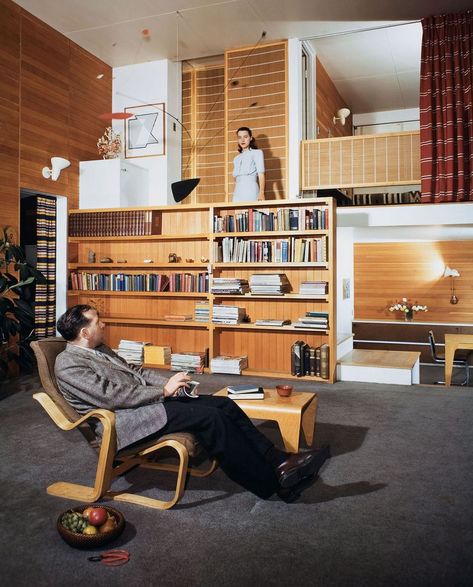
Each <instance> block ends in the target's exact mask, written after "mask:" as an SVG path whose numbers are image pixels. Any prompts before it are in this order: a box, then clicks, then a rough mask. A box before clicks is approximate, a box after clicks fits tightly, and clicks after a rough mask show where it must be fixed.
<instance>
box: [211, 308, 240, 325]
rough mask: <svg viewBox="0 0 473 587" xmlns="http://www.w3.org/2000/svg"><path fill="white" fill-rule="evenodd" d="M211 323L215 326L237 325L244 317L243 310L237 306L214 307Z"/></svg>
mask: <svg viewBox="0 0 473 587" xmlns="http://www.w3.org/2000/svg"><path fill="white" fill-rule="evenodd" d="M213 310H214V311H213V316H212V322H214V323H215V324H239V323H240V322H241V321H242V320H243V318H244V317H245V314H246V311H245V308H240V307H239V306H214V307H213Z"/></svg>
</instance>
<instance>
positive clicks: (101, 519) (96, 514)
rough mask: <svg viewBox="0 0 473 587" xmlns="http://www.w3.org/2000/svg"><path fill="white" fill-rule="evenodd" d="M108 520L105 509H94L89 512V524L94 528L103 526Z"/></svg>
mask: <svg viewBox="0 0 473 587" xmlns="http://www.w3.org/2000/svg"><path fill="white" fill-rule="evenodd" d="M107 519H108V516H107V510H106V509H104V508H92V509H91V510H90V511H89V515H88V522H89V524H90V525H92V526H101V525H102V524H105V522H106V521H107Z"/></svg>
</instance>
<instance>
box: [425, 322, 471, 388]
mask: <svg viewBox="0 0 473 587" xmlns="http://www.w3.org/2000/svg"><path fill="white" fill-rule="evenodd" d="M429 343H430V351H431V353H432V359H433V360H434V363H437V364H439V365H445V355H443V354H439V352H438V351H437V344H436V342H435V337H434V333H433V331H432V330H429ZM455 354H456V356H457V359H455V360H454V361H453V366H454V367H462V368H463V369H465V379H464V381H463V382H462V383H461V385H469V384H470V364H469V357H470V355H472V354H473V353H472V352H471V351H466V352H465V351H463V352H462V351H458V352H457V353H455ZM437 383H439V384H445V381H437Z"/></svg>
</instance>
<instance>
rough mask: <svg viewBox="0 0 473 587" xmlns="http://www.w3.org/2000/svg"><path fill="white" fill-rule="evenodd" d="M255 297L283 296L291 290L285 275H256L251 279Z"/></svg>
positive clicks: (252, 291) (251, 287)
mask: <svg viewBox="0 0 473 587" xmlns="http://www.w3.org/2000/svg"><path fill="white" fill-rule="evenodd" d="M250 290H251V293H252V294H253V295H258V294H259V295H272V296H282V295H284V294H285V293H287V292H289V291H290V290H291V285H290V283H289V281H288V279H287V276H286V274H285V273H254V274H253V275H252V276H251V277H250Z"/></svg>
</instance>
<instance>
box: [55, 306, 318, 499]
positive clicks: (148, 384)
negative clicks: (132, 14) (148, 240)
mask: <svg viewBox="0 0 473 587" xmlns="http://www.w3.org/2000/svg"><path fill="white" fill-rule="evenodd" d="M104 327H105V325H104V323H103V322H102V321H101V320H100V317H99V315H98V313H97V311H96V310H95V308H93V307H92V306H89V305H77V306H74V307H72V308H70V309H69V310H67V311H66V312H65V313H64V314H63V315H62V316H61V317H60V318H59V320H58V323H57V328H58V330H59V332H60V333H61V335H62V336H63V337H64V338H65V339H66V340H67V341H68V345H67V347H66V349H65V350H64V351H63V352H62V353H60V354H59V355H58V357H57V360H56V365H55V372H56V378H57V382H58V385H59V389H60V391H61V393H62V394H63V395H64V397H65V399H66V400H67V401H68V402H69V403H70V404H71V405H72V406H73V407H74V408H75V409H76V410H77V411H78V412H79V413H86V412H88V411H90V410H91V409H93V408H105V409H108V410H113V411H114V412H115V426H116V434H117V450H120V449H123V448H125V447H127V446H129V445H131V444H134V443H137V442H141V441H144V440H148V439H151V438H153V437H159V436H161V435H163V434H170V433H173V432H191V433H192V434H194V435H195V436H196V437H197V439H198V440H199V441H200V442H201V444H202V446H203V447H204V448H205V450H206V451H207V453H208V454H209V455H210V456H211V457H214V458H215V459H217V461H218V463H219V465H220V467H221V469H222V470H223V471H224V472H225V473H226V474H227V475H228V477H230V479H233V480H234V481H236V482H237V483H239V484H240V485H241V486H243V487H244V488H245V489H247V490H249V491H252V492H253V493H254V494H256V495H257V496H259V497H261V498H263V499H267V498H268V497H270V496H271V495H273V494H274V493H277V494H278V495H279V497H281V499H284V500H285V501H294V499H296V498H297V497H299V495H300V485H301V483H302V482H303V481H304V480H306V479H307V478H308V477H310V476H313V475H315V474H316V473H317V472H318V470H319V469H320V467H321V466H322V464H323V463H324V461H325V460H326V458H327V457H328V456H329V449H328V447H325V448H323V449H320V450H311V451H307V452H304V453H296V454H288V453H285V452H283V451H280V450H278V449H277V448H276V447H275V446H274V445H273V444H272V443H271V442H270V441H269V440H268V439H267V438H266V436H264V435H263V434H262V433H261V432H259V431H258V429H257V428H256V427H255V426H254V425H253V423H252V422H251V420H250V419H249V418H248V417H247V416H246V414H245V413H244V412H243V411H242V410H241V409H240V408H239V407H238V405H237V404H236V403H235V402H233V401H232V400H231V399H228V398H226V397H215V396H211V395H207V396H206V395H202V396H199V398H198V399H189V398H186V397H185V396H184V397H177V394H178V392H179V390H180V388H182V387H183V386H186V384H187V381H189V380H190V377H188V376H187V374H186V373H176V374H175V375H173V376H172V377H170V378H169V379H166V378H165V377H162V376H161V375H159V374H158V372H157V371H154V370H152V369H140V368H138V367H136V366H134V365H129V364H128V363H126V361H124V360H123V359H122V358H120V357H119V356H118V355H117V354H115V353H114V352H113V351H112V350H111V349H110V348H109V347H108V346H106V345H105V344H103V334H104Z"/></svg>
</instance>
